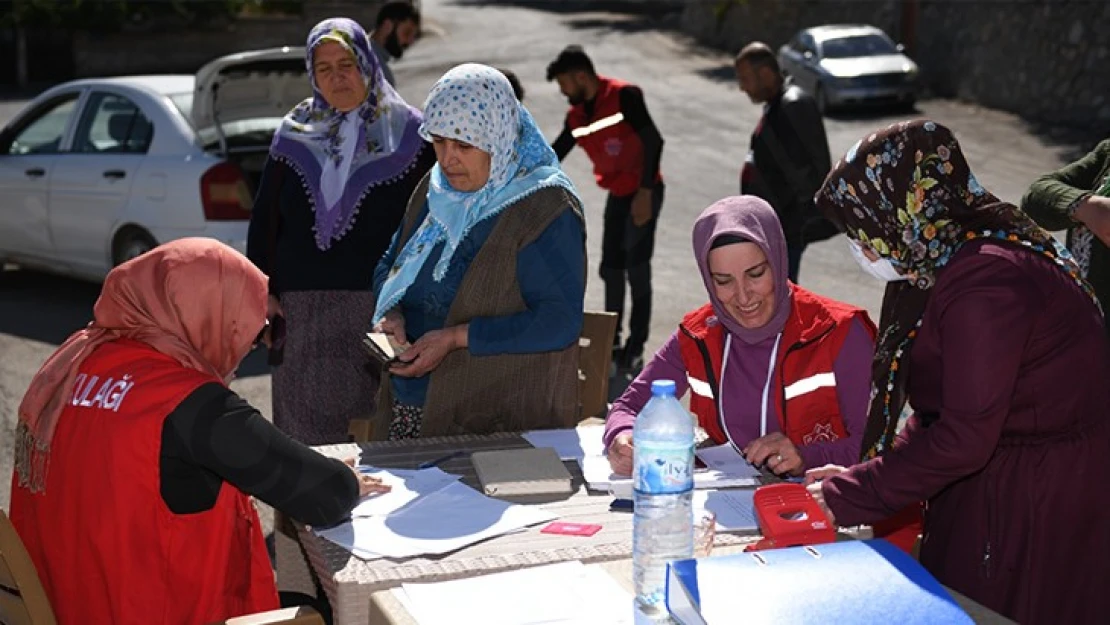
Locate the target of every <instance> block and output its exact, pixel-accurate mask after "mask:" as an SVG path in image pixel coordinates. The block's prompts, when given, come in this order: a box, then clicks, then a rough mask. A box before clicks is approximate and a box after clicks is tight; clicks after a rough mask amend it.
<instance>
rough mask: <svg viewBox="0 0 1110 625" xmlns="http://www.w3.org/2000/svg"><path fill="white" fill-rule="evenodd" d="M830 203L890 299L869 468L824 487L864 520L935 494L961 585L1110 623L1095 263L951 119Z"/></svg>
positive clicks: (933, 545) (851, 165)
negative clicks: (981, 177) (1017, 202)
mask: <svg viewBox="0 0 1110 625" xmlns="http://www.w3.org/2000/svg"><path fill="white" fill-rule="evenodd" d="M817 204H818V207H820V208H821V209H822V210H823V211H824V212H825V213H826V214H827V215H828V216H829V218H830V219H832V220H833V221H834V222H836V223H838V224H840V225H841V226H842V227H843V229H844V230H845V231H846V232H847V235H848V239H849V241H850V243H851V245H852V248H853V251H854V253H855V254H856V256H857V260H858V261H859V263H860V264H861V266H863V267H864V269H865V270H866V271H867V272H868V273H870V274H872V275H873V276H875V277H876V278H878V279H880V280H883V281H885V282H887V290H886V296H885V297H884V298H883V313H882V320H881V321H882V329H881V332H880V336H881V338H880V340H879V345H878V350H877V353H876V356H875V362H874V368H873V376H874V380H875V383H876V384H875V386H876V390H875V399H874V400H873V401H872V403H871V410H870V418H869V421H868V424H867V427H866V429H865V431H864V441H863V443H864V445H863V452H864V454H863V458H864V459H865V460H866V461H865V462H862V463H860V464H855V463H853V464H854V466H852V467H851V468H848V469H845V468H844V467H826V468H822V469H818V470H815V471H812V472H810V474H809V475H807V477H806V479H807V481H808V482H811V483H810V486H809V488H810V492H811V493H812V494H813V495H814V497H815V498H817V499H818V501H820V502H822V503H823V505H825V506H826V507H827V511H828V512H829V515H830V518H833V519H834V520H835V522H836V523H837V524H840V525H847V526H852V525H860V524H864V523H871V522H874V521H877V520H879V519H882V518H884V517H887V516H889V515H891V514H893V513H895V512H897V511H899V510H902V509H905V508H906V507H907V506H914V505H916V504H917V502H919V501H925V502H926V505H925V519H924V536H923V539H922V543H921V563H922V564H923V565H925V567H926V568H927V569H928V570H929V571H931V572H932V573H933V575H935V576H936V577H937V578H938V579H939V580H940V581H941V582H943V583H944V584H945V585H947V586H948V587H950V588H952V589H954V590H957V591H959V592H961V593H963V594H965V595H967V596H968V597H970V598H972V599H974V600H976V601H978V602H979V603H981V604H983V605H985V606H987V607H988V608H991V609H993V610H995V611H997V612H999V613H1001V614H1002V615H1003V616H1006V617H1008V618H1011V619H1014V620H1016V621H1018V622H1020V623H1023V624H1036V623H1105V622H1107V617H1106V607H1105V601H1104V600H1103V595H1104V594H1105V590H1104V587H1105V582H1104V580H1105V579H1106V578H1107V577H1108V576H1110V531H1107V526H1108V525H1110V505H1108V504H1107V503H1106V497H1105V495H1104V494H1103V493H1102V492H1101V487H1102V485H1103V484H1105V483H1106V480H1107V478H1108V477H1110V419H1108V418H1107V417H1108V416H1110V391H1108V390H1107V389H1108V388H1110V387H1108V386H1107V378H1110V343H1108V342H1107V340H1106V335H1105V331H1104V330H1103V318H1102V314H1101V312H1100V310H1099V304H1098V301H1097V299H1096V298H1095V295H1094V292H1093V290H1092V289H1091V287H1090V285H1089V284H1087V283H1086V281H1084V280H1083V278H1082V277H1081V275H1080V271H1079V267H1078V265H1076V264H1075V262H1074V261H1073V260H1072V258H1071V255H1070V254H1069V253H1068V251H1067V250H1066V249H1065V248H1064V247H1063V246H1062V245H1061V244H1060V243H1058V242H1057V241H1056V239H1054V238H1053V237H1052V235H1051V234H1049V233H1048V232H1046V231H1045V230H1043V229H1041V228H1040V227H1038V226H1037V224H1035V223H1034V222H1033V221H1032V220H1031V219H1029V217H1027V216H1026V215H1025V214H1024V213H1022V212H1021V211H1019V210H1018V209H1017V208H1015V207H1014V206H1013V205H1012V204H1008V203H1006V202H1002V201H1000V200H999V199H998V198H996V197H995V196H994V195H991V194H990V193H989V192H988V191H987V190H986V189H984V188H983V187H982V186H981V185H980V184H979V182H978V181H977V180H976V179H975V176H974V175H973V174H972V172H971V169H970V168H969V166H968V163H967V159H965V158H964V154H963V152H962V150H961V149H960V145H959V143H958V142H957V141H956V138H955V136H953V134H952V132H951V131H950V130H948V129H947V128H945V127H944V126H942V125H940V124H937V123H935V122H932V121H927V120H917V121H913V122H903V123H900V124H894V125H891V126H890V127H888V128H886V129H883V130H880V131H877V132H875V133H873V134H871V135H870V136H868V137H866V138H864V139H862V140H861V141H859V142H857V143H856V145H855V146H854V147H852V148H851V149H850V150H849V151H848V153H847V154H846V155H845V157H844V158H843V159H841V160H840V162H839V163H837V164H836V166H835V167H833V169H832V172H830V173H829V177H828V178H827V179H826V180H825V184H824V186H823V187H822V189H821V190H820V192H819V193H818V196H817ZM907 405H909V406H912V410H911V411H910V412H912V416H910V417H909V418H908V419H907V420H905V421H904V423H905V425H904V427H902V428H901V429H899V425H900V422H903V419H901V415H902V412H903V408H904V407H906V406H907ZM816 480H821V481H816Z"/></svg>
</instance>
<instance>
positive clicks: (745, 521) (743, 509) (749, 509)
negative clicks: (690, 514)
mask: <svg viewBox="0 0 1110 625" xmlns="http://www.w3.org/2000/svg"><path fill="white" fill-rule="evenodd" d="M754 497H755V489H754V488H747V489H736V490H696V491H694V500H693V504H694V508H695V509H697V508H705V509H706V510H709V511H711V512H713V514H715V515H716V516H717V531H719V532H739V531H753V530H758V529H759V522H758V521H757V520H756V518H755V503H754V501H753V498H754Z"/></svg>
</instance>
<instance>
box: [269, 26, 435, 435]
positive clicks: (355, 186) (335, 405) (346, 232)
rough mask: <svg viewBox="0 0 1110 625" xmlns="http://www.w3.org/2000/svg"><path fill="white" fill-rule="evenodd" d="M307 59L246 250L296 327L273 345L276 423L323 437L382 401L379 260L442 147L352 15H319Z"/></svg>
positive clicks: (282, 315)
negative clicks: (366, 343)
mask: <svg viewBox="0 0 1110 625" xmlns="http://www.w3.org/2000/svg"><path fill="white" fill-rule="evenodd" d="M306 63H307V65H308V73H309V77H310V80H311V82H312V88H313V96H312V97H311V98H308V99H307V100H305V101H304V102H301V103H300V104H298V105H297V106H296V107H295V108H294V109H293V110H292V111H291V112H290V113H289V114H288V115H286V117H285V120H284V121H283V122H282V125H281V127H280V128H279V129H278V131H277V133H276V134H275V136H274V142H273V145H272V146H271V148H270V160H269V162H268V163H267V164H266V168H265V170H264V171H263V174H262V181H261V183H260V184H259V194H258V197H257V198H256V199H255V203H254V214H253V215H252V217H251V225H250V234H249V238H248V245H247V255H248V256H249V257H250V259H251V260H252V261H253V262H254V263H255V264H256V265H257V266H258V267H259V268H261V269H262V270H263V271H265V272H267V273H268V274H269V276H270V303H269V311H268V316H269V318H270V319H271V320H273V319H275V318H278V319H279V320H278V321H277V322H275V323H274V327H275V328H276V329H277V328H281V327H285V328H287V329H288V330H287V332H288V334H287V337H286V338H285V340H284V344H282V341H281V340H280V337H277V338H276V341H277V343H276V344H275V345H274V347H273V348H272V349H271V359H270V360H271V363H272V364H274V365H276V367H275V369H274V374H273V410H274V424H275V425H277V426H278V427H279V428H281V429H282V430H283V431H285V432H286V433H287V434H289V435H290V436H291V437H293V438H295V439H297V440H299V441H301V442H304V443H306V444H309V445H321V444H326V443H339V442H345V441H346V440H347V432H348V429H349V427H350V420H351V418H359V417H361V418H368V417H369V415H370V414H371V413H372V412H373V409H374V397H375V394H376V393H377V388H378V381H379V375H378V373H377V371H375V370H373V369H371V368H369V367H366V366H365V365H366V362H367V358H366V355H365V352H364V351H363V350H362V347H361V340H362V336H363V334H364V333H365V332H366V330H367V326H368V324H369V320H370V317H371V316H372V315H373V313H374V296H373V295H372V294H371V293H370V285H371V280H372V277H373V272H374V267H375V266H376V265H377V263H378V260H379V259H380V258H381V256H382V254H383V253H384V252H385V250H386V248H387V247H388V246H389V239H390V237H391V236H392V235H393V233H394V231H396V230H397V226H398V225H399V224H400V223H401V216H402V215H404V212H405V205H406V203H407V202H408V199H409V196H410V195H411V194H412V191H413V189H415V188H416V185H417V184H418V183H419V182H420V178H421V177H422V176H423V175H424V174H425V172H427V171H428V168H430V167H431V166H432V164H433V163H434V162H435V155H434V154H433V152H432V150H431V149H430V148H429V147H428V146H427V144H425V143H424V141H422V140H421V139H420V135H419V134H418V133H417V130H418V128H419V127H420V122H421V119H422V117H421V115H420V112H419V111H417V110H416V109H415V108H413V107H411V106H409V105H408V104H406V103H405V101H404V100H403V99H401V96H399V95H398V94H397V92H396V91H394V90H393V88H392V87H391V86H389V83H388V82H386V80H385V78H384V77H383V75H382V71H381V68H380V66H379V64H378V60H377V57H376V56H374V54H373V53H372V52H371V50H370V44H369V40H368V39H367V37H366V33H365V32H364V31H363V30H362V28H361V27H360V26H359V25H358V24H356V23H355V22H354V21H352V20H349V19H346V18H332V19H327V20H324V21H322V22H320V23H319V24H317V25H316V26H315V27H314V28H313V29H312V32H310V33H309V35H308V43H307V45H306Z"/></svg>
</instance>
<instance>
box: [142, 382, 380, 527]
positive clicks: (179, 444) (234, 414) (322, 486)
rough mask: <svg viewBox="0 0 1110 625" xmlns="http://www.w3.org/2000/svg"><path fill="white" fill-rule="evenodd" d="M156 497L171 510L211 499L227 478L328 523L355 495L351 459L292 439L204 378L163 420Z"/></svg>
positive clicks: (199, 508)
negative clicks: (332, 455) (330, 455)
mask: <svg viewBox="0 0 1110 625" xmlns="http://www.w3.org/2000/svg"><path fill="white" fill-rule="evenodd" d="M160 464H161V471H160V476H161V477H160V479H161V485H160V489H161V494H162V500H163V501H164V502H166V506H167V507H168V508H169V509H170V510H171V511H173V512H174V513H175V514H195V513H197V512H203V511H205V510H210V509H211V508H212V506H214V505H215V504H216V498H217V496H219V494H220V487H221V486H222V485H223V483H224V482H227V483H229V484H231V485H233V486H235V487H237V488H239V490H241V491H243V492H245V493H247V494H248V495H252V496H254V497H257V498H258V499H260V500H262V501H263V502H265V503H266V504H268V505H270V506H272V507H274V508H275V509H277V510H280V511H281V512H282V513H284V514H286V515H288V516H290V517H292V518H294V519H296V520H298V521H301V522H302V523H307V524H309V525H315V526H328V525H334V524H335V523H338V522H339V521H341V520H343V519H344V518H346V516H347V515H348V514H349V513H350V511H351V509H352V508H354V506H355V504H356V503H358V499H359V496H358V480H357V479H356V478H355V474H354V472H353V471H351V469H350V467H348V466H347V465H345V464H343V463H342V462H341V461H339V460H335V459H334V458H328V457H326V456H323V455H321V454H319V453H317V452H315V451H313V450H312V449H310V448H308V447H307V446H305V445H302V444H301V443H298V442H296V441H294V440H293V439H291V438H289V437H288V436H286V435H285V434H284V433H283V432H281V431H280V430H278V429H277V428H276V427H274V425H273V424H272V423H270V422H269V421H267V420H266V419H265V418H264V417H263V416H262V415H261V414H259V412H258V411H257V410H255V409H254V408H252V407H251V405H250V404H248V403H247V402H246V401H245V400H243V399H242V398H241V397H239V396H238V395H236V394H235V393H234V392H233V391H231V390H230V389H228V388H226V387H224V386H222V385H220V384H216V383H214V382H213V383H209V384H205V385H203V386H201V387H199V388H198V389H196V390H195V391H193V392H192V393H190V394H189V396H188V397H186V398H185V399H184V401H182V402H181V403H180V404H178V406H177V408H176V409H175V410H174V411H173V412H172V413H170V415H169V416H168V417H167V418H166V420H165V422H164V424H163V425H162V449H161V454H160Z"/></svg>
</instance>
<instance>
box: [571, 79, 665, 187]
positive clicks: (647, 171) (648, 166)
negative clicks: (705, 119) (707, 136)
mask: <svg viewBox="0 0 1110 625" xmlns="http://www.w3.org/2000/svg"><path fill="white" fill-rule="evenodd" d="M617 97H618V98H620V106H621V114H623V115H624V121H626V122H628V125H629V126H632V130H634V131H635V132H636V134H637V135H638V136H639V137H640V143H641V144H643V149H644V166H643V169H642V170H641V174H640V188H641V189H651V188H653V187H654V186H655V180H656V179H657V178H658V176H659V161H660V160H661V159H662V157H663V136H662V135H661V134H659V129H658V128H656V127H655V122H653V121H652V120H651V115H650V114H648V110H647V103H645V102H644V92H643V91H641V90H640V88H639V87H637V86H635V85H625V86H623V87H621V90H620V92H619V93H618V94H617ZM583 106H585V108H586V115H587V116H592V115H593V109H594V100H587V101H586V102H585V103H584V104H583ZM571 130H573V129H572V128H571V127H570V124H569V123H564V124H563V131H562V132H561V133H559V136H558V137H557V138H556V139H555V142H554V143H552V144H551V148H552V149H554V150H555V154H556V155H557V156H558V157H559V160H560V161H562V160H563V159H564V158H566V156H567V154H570V151H571V150H573V149H574V146H575V144H576V143H577V141H576V140H575V138H574V135H573V134H571Z"/></svg>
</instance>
